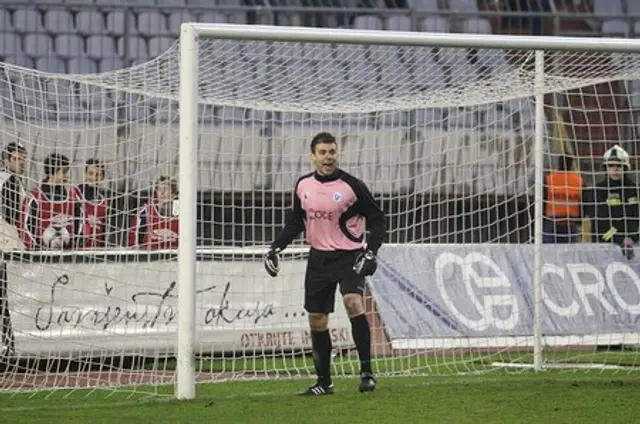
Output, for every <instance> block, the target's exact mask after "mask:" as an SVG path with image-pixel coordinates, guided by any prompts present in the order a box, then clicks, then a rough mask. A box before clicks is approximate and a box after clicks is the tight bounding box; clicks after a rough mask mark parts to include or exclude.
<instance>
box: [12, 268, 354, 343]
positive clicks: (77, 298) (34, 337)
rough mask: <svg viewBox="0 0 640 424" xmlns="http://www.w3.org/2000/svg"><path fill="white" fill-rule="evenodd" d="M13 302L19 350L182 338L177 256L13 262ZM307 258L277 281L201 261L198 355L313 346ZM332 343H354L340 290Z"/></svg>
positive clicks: (257, 270)
mask: <svg viewBox="0 0 640 424" xmlns="http://www.w3.org/2000/svg"><path fill="white" fill-rule="evenodd" d="M6 264H7V288H8V305H9V310H10V312H11V323H12V329H13V334H14V337H15V349H16V352H17V353H19V354H43V353H51V354H55V355H62V354H64V353H65V352H68V353H70V354H83V355H84V354H95V355H104V354H105V353H107V352H123V351H125V352H126V353H130V354H140V355H143V354H153V355H162V354H171V353H173V352H175V348H176V343H177V335H176V334H177V333H176V332H177V330H178V328H177V323H178V320H177V315H178V299H177V296H178V287H177V283H176V281H177V262H175V261H140V262H123V263H113V262H111V263H109V262H104V263H101V262H92V263H81V262H78V263H62V262H60V263H21V262H7V263H6ZM305 266H306V261H302V260H287V261H284V262H283V264H282V271H281V275H280V276H278V277H277V278H271V277H269V276H268V275H267V273H266V272H265V270H264V268H263V264H262V261H261V260H251V259H249V260H243V261H240V260H238V261H231V260H215V261H199V262H198V263H197V281H196V284H197V295H196V304H197V311H196V323H197V335H196V337H197V341H198V346H197V351H199V352H202V353H209V352H221V351H248V352H262V351H269V350H273V349H277V350H280V349H285V350H286V349H301V348H308V347H310V346H311V340H310V336H309V331H308V321H307V315H306V312H305V311H304V308H303V304H304V290H303V288H304V271H305ZM335 310H336V313H335V314H333V315H332V316H331V321H330V325H331V335H332V340H333V343H334V345H335V346H337V347H340V346H342V347H347V346H351V345H352V339H351V324H350V321H349V319H348V318H347V315H346V313H345V311H344V307H343V306H342V302H341V300H340V296H339V295H337V296H336V308H335Z"/></svg>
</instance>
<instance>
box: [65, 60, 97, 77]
mask: <svg viewBox="0 0 640 424" xmlns="http://www.w3.org/2000/svg"><path fill="white" fill-rule="evenodd" d="M68 71H69V73H70V74H95V73H96V72H98V67H97V66H96V62H95V61H94V60H92V59H89V58H88V57H81V56H80V57H73V58H71V59H69V64H68Z"/></svg>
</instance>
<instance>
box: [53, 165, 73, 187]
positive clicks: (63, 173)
mask: <svg viewBox="0 0 640 424" xmlns="http://www.w3.org/2000/svg"><path fill="white" fill-rule="evenodd" d="M70 176H71V168H59V169H58V170H57V171H56V172H55V174H53V175H52V176H51V180H50V182H51V184H57V185H62V184H67V183H68V182H69V177H70Z"/></svg>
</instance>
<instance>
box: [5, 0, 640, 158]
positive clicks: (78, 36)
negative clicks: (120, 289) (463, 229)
mask: <svg viewBox="0 0 640 424" xmlns="http://www.w3.org/2000/svg"><path fill="white" fill-rule="evenodd" d="M311 8H313V9H311ZM191 20H196V21H199V22H232V23H274V24H294V25H325V26H331V25H335V26H351V27H354V28H362V29H386V30H414V31H432V32H467V33H507V34H532V35H539V34H562V35H591V36H593V35H599V34H602V35H607V36H617V37H635V36H636V34H640V31H638V30H640V3H639V2H637V1H628V0H592V1H576V0H406V1H405V0H244V1H243V0H218V1H216V2H213V1H210V0H130V1H121V0H46V1H38V2H24V1H23V2H19V1H9V0H2V1H0V32H1V33H2V41H0V59H1V60H3V61H5V62H7V63H12V64H16V65H19V66H23V67H27V68H36V69H39V70H42V71H46V72H54V73H58V72H59V73H65V72H66V73H73V74H82V73H94V72H105V71H110V70H114V69H119V68H123V67H126V66H130V65H132V64H136V63H141V62H144V61H146V60H148V59H150V58H153V57H156V56H158V55H160V54H161V53H162V52H164V51H166V50H167V49H168V48H169V47H170V46H171V44H172V43H173V42H174V40H175V38H176V36H177V33H178V29H179V26H180V23H182V22H184V21H191ZM329 56H330V55H329ZM576 60H578V59H576ZM582 60H584V58H582ZM385 64H388V58H385V59H384V60H378V59H376V57H375V54H373V55H372V57H371V64H370V67H369V68H370V70H371V72H372V73H375V72H377V71H376V69H379V76H380V79H381V80H382V81H384V78H385V75H386V73H389V72H394V73H397V72H410V71H409V69H403V68H402V67H400V66H399V65H397V64H396V65H394V67H393V68H391V67H388V66H385ZM325 65H326V64H325ZM453 66H455V67H458V68H460V69H459V70H458V71H459V72H455V70H454V72H453V75H454V76H455V75H456V74H468V73H469V72H468V70H469V69H471V67H473V66H475V65H474V64H472V63H471V62H470V61H459V62H456V63H455V64H453ZM325 68H326V69H331V75H328V76H327V78H328V79H335V69H336V68H332V67H331V66H325ZM465 68H466V70H465ZM238 71H241V70H238ZM297 71H298V70H296V69H295V68H292V69H291V72H292V74H294V73H295V72H297ZM366 71H367V70H366V69H364V70H363V69H359V70H358V72H366ZM318 72H320V73H321V72H322V69H319V70H318ZM248 77H251V76H248ZM256 77H258V78H259V77H261V76H260V72H258V73H257V74H256ZM344 79H345V81H348V80H349V70H346V71H345V75H344ZM445 79H446V77H445V75H444V71H443V73H442V75H438V74H435V75H433V81H435V82H436V83H437V81H444V80H445ZM638 89H640V83H639V82H637V81H636V82H633V83H631V84H630V86H629V87H627V85H626V84H623V83H622V82H617V83H607V84H601V85H598V86H594V87H586V88H582V89H579V90H575V91H573V92H567V93H564V94H563V95H557V96H554V97H552V96H548V99H547V100H548V102H550V103H551V102H553V104H554V105H555V106H558V107H561V108H562V107H564V118H565V122H566V123H567V127H568V129H569V134H570V135H571V136H572V137H573V138H574V139H575V140H576V142H577V146H578V148H579V152H580V154H581V155H583V156H586V157H590V156H591V155H595V156H599V155H601V153H602V149H604V148H605V147H606V144H605V143H599V141H602V140H606V141H607V142H614V141H626V140H633V139H634V138H635V120H636V116H635V111H636V110H637V108H638V107H640V100H639V99H640V93H639V92H638V91H637V90H638ZM0 90H2V92H3V93H5V94H6V93H7V92H8V90H9V91H10V90H11V85H10V84H9V82H8V81H3V83H2V87H0ZM56 90H58V91H56V93H60V90H63V92H64V90H68V95H64V96H61V95H58V96H57V97H56V98H57V99H67V100H68V101H69V103H74V107H76V109H74V110H76V111H77V106H78V105H82V107H85V108H87V111H88V112H90V111H91V105H92V104H93V103H94V102H100V104H101V105H104V104H105V103H113V101H114V99H113V98H102V99H99V100H95V98H93V97H91V96H90V95H89V94H87V93H85V94H82V93H80V94H77V93H75V92H74V91H73V90H72V89H70V88H69V87H61V86H58V87H56ZM41 92H42V93H44V94H43V95H46V92H47V91H46V90H42V91H41ZM36 93H37V90H34V91H32V92H27V93H13V94H14V97H13V98H16V99H25V101H29V100H28V99H26V98H28V97H29V96H35V95H37V94H36ZM21 96H22V97H21ZM76 97H77V98H76ZM4 98H5V113H6V107H7V101H6V99H9V98H12V97H11V96H4ZM34 101H35V100H34ZM52 101H53V100H52V99H51V98H48V99H47V102H52ZM9 106H11V105H9ZM14 107H15V105H14ZM55 109H57V110H58V112H59V116H57V118H58V119H74V115H75V114H74V113H66V112H65V110H66V111H67V112H68V111H69V110H71V109H69V108H65V107H64V105H62V106H60V105H56V107H55V108H54V109H52V110H55ZM630 110H632V111H633V113H632V112H629V111H630ZM14 113H15V114H16V115H19V114H20V111H14ZM151 113H153V112H152V111H149V110H142V109H140V108H139V107H138V106H136V104H135V102H133V103H132V104H131V105H128V106H127V116H128V117H129V118H130V119H131V118H133V117H136V116H141V114H151ZM427 113H433V112H432V111H431V112H425V113H423V112H421V114H420V115H419V118H421V119H424V116H426V114H427ZM491 113H502V111H491ZM521 113H522V114H528V113H531V111H524V110H523V111H521ZM243 116H247V111H243V110H230V109H225V113H224V115H221V116H219V117H217V118H219V119H221V120H223V121H224V120H230V121H233V120H237V119H241V118H242V117H243ZM158 119H162V117H161V116H159V117H158ZM474 119H476V118H474V117H471V118H469V117H461V118H460V122H462V123H469V125H476V124H477V122H475V121H474ZM612 123H613V124H612ZM620 123H622V124H623V125H619V124H620ZM630 150H631V152H632V154H637V153H638V149H636V148H635V146H633V148H631V149H630Z"/></svg>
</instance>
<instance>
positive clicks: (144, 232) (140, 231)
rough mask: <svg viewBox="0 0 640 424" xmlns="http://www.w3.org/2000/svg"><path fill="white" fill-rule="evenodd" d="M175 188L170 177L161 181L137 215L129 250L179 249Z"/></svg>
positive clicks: (133, 223)
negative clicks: (135, 248) (137, 248)
mask: <svg viewBox="0 0 640 424" xmlns="http://www.w3.org/2000/svg"><path fill="white" fill-rule="evenodd" d="M178 234H179V224H178V185H177V183H176V181H174V180H172V179H171V178H170V177H167V176H162V177H160V178H159V179H158V180H157V181H156V183H155V184H154V186H153V195H152V198H151V199H150V200H149V201H147V202H146V203H145V204H144V205H143V206H142V207H141V208H140V209H139V210H138V212H137V213H136V216H135V217H134V218H133V219H132V221H131V225H130V227H129V246H132V247H139V248H145V249H176V248H177V247H178Z"/></svg>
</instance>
